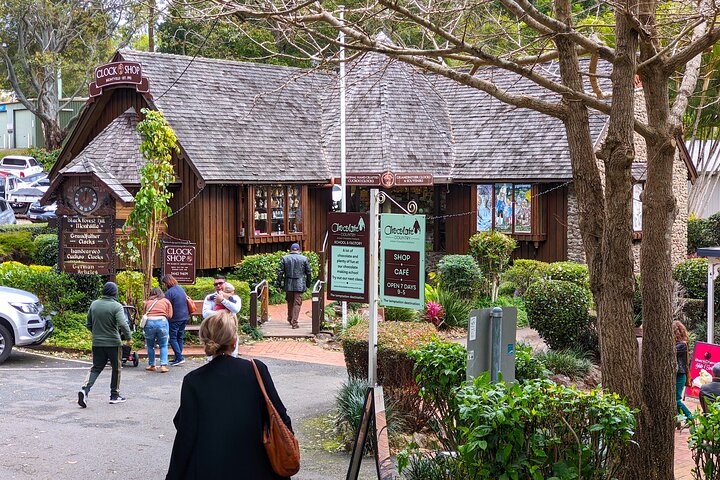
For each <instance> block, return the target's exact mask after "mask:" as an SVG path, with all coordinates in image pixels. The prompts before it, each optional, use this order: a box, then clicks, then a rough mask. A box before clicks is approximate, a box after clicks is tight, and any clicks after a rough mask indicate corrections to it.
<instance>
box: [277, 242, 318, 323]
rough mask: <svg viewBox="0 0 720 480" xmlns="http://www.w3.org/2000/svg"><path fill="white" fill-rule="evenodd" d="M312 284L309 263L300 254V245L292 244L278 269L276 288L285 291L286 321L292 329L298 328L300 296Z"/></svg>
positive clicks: (300, 305)
mask: <svg viewBox="0 0 720 480" xmlns="http://www.w3.org/2000/svg"><path fill="white" fill-rule="evenodd" d="M311 282H312V276H311V273H310V261H308V259H307V257H306V256H305V255H301V254H300V245H298V244H297V243H293V244H292V245H291V246H290V253H289V254H287V255H285V256H284V257H283V258H282V261H281V262H280V268H279V269H278V277H277V287H278V288H282V289H283V290H285V300H286V301H287V307H288V316H287V321H288V323H289V324H290V325H292V328H300V326H299V325H298V317H299V316H300V307H302V296H303V293H304V292H305V290H307V289H308V287H309V286H310V283H311Z"/></svg>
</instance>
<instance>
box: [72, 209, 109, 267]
mask: <svg viewBox="0 0 720 480" xmlns="http://www.w3.org/2000/svg"><path fill="white" fill-rule="evenodd" d="M114 231H115V227H114V225H113V219H112V218H111V217H84V216H79V215H74V216H66V217H63V218H62V221H61V232H62V233H61V235H60V237H61V238H62V239H63V241H62V242H61V245H60V270H61V271H63V272H67V273H84V274H97V275H114V274H115V262H114V260H115V258H114V256H115V255H114V251H115V234H114Z"/></svg>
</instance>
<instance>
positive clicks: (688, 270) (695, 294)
mask: <svg viewBox="0 0 720 480" xmlns="http://www.w3.org/2000/svg"><path fill="white" fill-rule="evenodd" d="M707 265H708V263H707V259H706V258H690V259H688V260H685V261H683V262H680V263H678V264H677V265H676V266H675V268H674V269H673V279H675V281H676V282H678V283H679V284H680V285H681V286H682V287H683V288H684V289H685V295H686V296H687V297H688V298H697V299H700V300H705V299H706V298H707ZM717 293H718V292H717V291H716V294H717ZM716 298H717V295H716Z"/></svg>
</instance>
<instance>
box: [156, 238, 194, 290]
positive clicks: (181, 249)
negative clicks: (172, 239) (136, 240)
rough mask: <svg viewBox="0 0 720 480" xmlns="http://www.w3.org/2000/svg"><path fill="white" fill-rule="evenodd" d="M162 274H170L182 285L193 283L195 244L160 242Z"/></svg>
mask: <svg viewBox="0 0 720 480" xmlns="http://www.w3.org/2000/svg"><path fill="white" fill-rule="evenodd" d="M162 274H163V275H168V274H170V275H172V276H173V277H175V280H177V282H178V283H180V284H182V285H193V284H194V283H195V244H194V243H190V242H187V243H184V242H183V243H165V242H163V244H162Z"/></svg>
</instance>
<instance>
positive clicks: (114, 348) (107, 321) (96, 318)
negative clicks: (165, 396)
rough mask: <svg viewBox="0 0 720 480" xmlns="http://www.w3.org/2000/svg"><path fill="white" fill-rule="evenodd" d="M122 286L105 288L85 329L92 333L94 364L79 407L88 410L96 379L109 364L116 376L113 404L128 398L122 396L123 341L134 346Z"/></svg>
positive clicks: (94, 303)
mask: <svg viewBox="0 0 720 480" xmlns="http://www.w3.org/2000/svg"><path fill="white" fill-rule="evenodd" d="M117 294H118V287H117V285H115V284H114V283H113V282H107V283H106V284H105V286H103V289H102V297H101V298H100V299H98V300H95V301H93V302H92V304H91V305H90V310H89V311H88V314H87V321H86V322H85V326H86V327H87V329H88V330H90V331H91V332H92V357H93V365H92V367H91V368H90V373H89V374H88V376H87V379H86V380H85V384H84V385H83V386H82V388H81V389H80V391H79V392H78V405H80V406H81V407H82V408H86V407H87V402H88V395H89V394H90V389H91V388H92V386H93V384H94V383H95V380H97V378H98V376H99V375H100V372H102V371H103V369H104V368H105V365H106V364H107V362H108V361H110V366H111V368H112V376H111V377H110V403H112V404H115V403H123V402H124V401H125V398H124V397H123V396H122V395H120V367H121V361H122V340H126V341H127V344H128V345H130V344H132V335H131V333H130V328H129V327H128V324H127V319H126V317H125V312H124V311H123V307H122V305H120V302H118V300H117Z"/></svg>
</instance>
